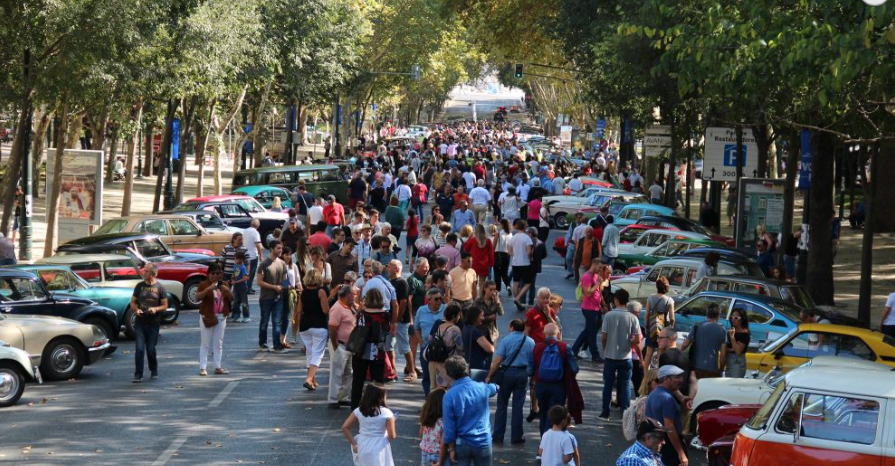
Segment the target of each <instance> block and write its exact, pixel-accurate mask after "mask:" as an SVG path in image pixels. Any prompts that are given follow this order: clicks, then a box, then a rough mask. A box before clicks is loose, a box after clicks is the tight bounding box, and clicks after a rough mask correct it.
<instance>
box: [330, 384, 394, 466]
mask: <svg viewBox="0 0 895 466" xmlns="http://www.w3.org/2000/svg"><path fill="white" fill-rule="evenodd" d="M355 422H358V423H359V424H360V428H359V432H358V434H357V436H356V437H352V436H351V428H352V427H354V424H355ZM342 434H344V435H345V438H347V439H348V443H350V444H351V451H352V452H353V453H354V464H355V465H359V466H394V464H395V462H394V460H393V459H392V447H391V441H392V440H394V439H395V436H396V433H395V415H394V413H392V411H391V410H390V409H388V408H387V407H386V405H385V387H382V386H380V385H376V384H369V385H367V386H366V387H364V394H363V396H362V397H361V400H360V406H358V408H357V409H355V410H354V411H352V413H351V414H349V415H348V419H346V420H345V423H344V424H342Z"/></svg>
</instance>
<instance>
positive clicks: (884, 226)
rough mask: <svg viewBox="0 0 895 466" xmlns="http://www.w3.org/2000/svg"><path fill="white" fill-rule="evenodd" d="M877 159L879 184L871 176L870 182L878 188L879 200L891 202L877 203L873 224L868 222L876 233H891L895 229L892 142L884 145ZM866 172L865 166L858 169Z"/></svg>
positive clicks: (894, 169) (894, 162)
mask: <svg viewBox="0 0 895 466" xmlns="http://www.w3.org/2000/svg"><path fill="white" fill-rule="evenodd" d="M879 150H880V152H879V155H878V156H877V158H876V163H878V164H879V170H877V171H876V172H877V173H878V174H879V177H880V179H879V184H877V183H876V179H875V178H873V177H872V176H871V180H870V182H871V183H873V184H874V185H875V186H876V195H877V199H880V200H882V199H889V200H890V202H877V203H876V215H875V216H874V220H873V223H870V222H867V225H870V226H871V227H872V228H873V231H874V232H875V233H889V232H892V231H893V229H895V202H892V201H893V200H895V147H893V144H892V143H891V142H886V143H885V144H882V145H881V146H880V148H879ZM858 169H859V170H865V168H864V165H861V166H859V167H858Z"/></svg>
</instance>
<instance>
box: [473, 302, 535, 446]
mask: <svg viewBox="0 0 895 466" xmlns="http://www.w3.org/2000/svg"><path fill="white" fill-rule="evenodd" d="M534 349H535V341H534V340H532V339H531V338H530V337H528V336H526V335H525V321H523V320H521V319H513V320H512V321H510V334H509V335H507V336H505V337H504V338H503V339H501V340H500V342H499V343H498V344H497V351H496V352H495V353H494V361H492V362H491V370H490V371H489V372H488V377H487V378H486V379H485V382H488V383H490V382H491V380H492V379H493V378H494V374H495V373H496V372H497V371H498V370H499V369H500V368H503V369H502V371H503V375H502V376H501V377H502V378H503V380H500V381H499V382H500V390H499V391H498V392H497V412H496V413H495V414H494V424H495V427H494V442H495V443H503V436H504V434H505V433H506V431H507V405H509V403H510V395H512V396H513V419H512V421H511V425H512V430H511V435H510V442H511V443H513V444H514V445H516V444H521V443H525V438H524V437H523V435H524V432H522V409H523V408H524V407H525V390H526V389H527V388H528V372H529V367H528V364H529V361H531V360H532V351H534Z"/></svg>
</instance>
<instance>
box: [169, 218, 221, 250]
mask: <svg viewBox="0 0 895 466" xmlns="http://www.w3.org/2000/svg"><path fill="white" fill-rule="evenodd" d="M168 227H169V228H170V229H171V236H170V238H171V240H170V241H167V244H170V245H171V246H173V247H174V249H189V248H208V249H211V247H210V245H206V244H205V241H204V238H202V234H201V233H202V232H200V231H199V229H198V228H196V225H194V224H193V222H190V221H189V220H187V219H169V220H168Z"/></svg>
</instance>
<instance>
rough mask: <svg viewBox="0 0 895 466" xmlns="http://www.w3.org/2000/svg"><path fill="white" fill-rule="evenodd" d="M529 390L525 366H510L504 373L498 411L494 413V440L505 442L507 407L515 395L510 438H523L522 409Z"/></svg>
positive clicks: (513, 439) (517, 439) (512, 439)
mask: <svg viewBox="0 0 895 466" xmlns="http://www.w3.org/2000/svg"><path fill="white" fill-rule="evenodd" d="M526 391H528V374H527V373H526V369H525V368H524V367H508V368H507V369H506V371H505V372H504V374H503V382H502V383H501V384H500V389H499V390H498V391H497V412H496V413H495V414H494V440H495V441H499V442H503V437H504V434H506V431H507V407H508V405H509V403H510V396H511V395H512V397H513V417H512V420H511V421H510V422H511V430H510V440H511V441H513V442H517V441H520V440H522V439H523V435H524V432H523V431H522V410H523V408H524V407H525V392H526Z"/></svg>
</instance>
